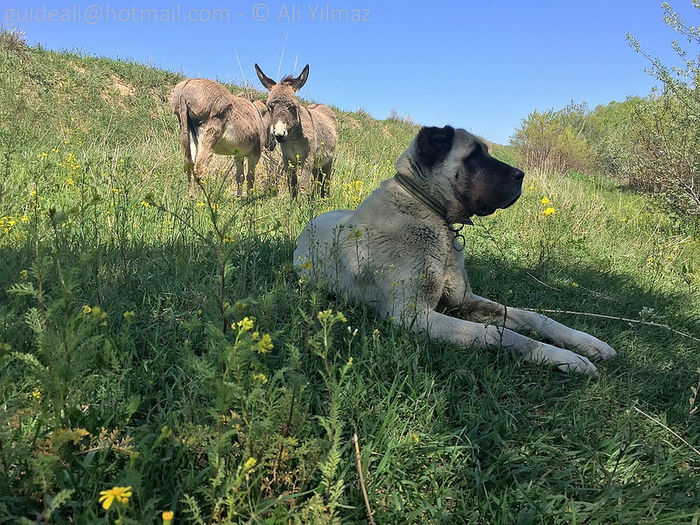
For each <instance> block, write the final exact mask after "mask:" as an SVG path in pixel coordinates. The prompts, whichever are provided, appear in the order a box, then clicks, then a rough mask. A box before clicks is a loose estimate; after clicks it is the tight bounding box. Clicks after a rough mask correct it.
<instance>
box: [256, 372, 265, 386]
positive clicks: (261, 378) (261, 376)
mask: <svg viewBox="0 0 700 525" xmlns="http://www.w3.org/2000/svg"><path fill="white" fill-rule="evenodd" d="M253 381H260V382H261V383H262V384H263V385H264V384H265V383H267V376H266V375H265V374H253Z"/></svg>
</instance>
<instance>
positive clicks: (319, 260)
mask: <svg viewBox="0 0 700 525" xmlns="http://www.w3.org/2000/svg"><path fill="white" fill-rule="evenodd" d="M396 172H397V174H396V176H394V177H393V178H391V179H388V180H385V181H384V182H382V183H381V185H380V186H379V188H378V189H376V190H375V191H374V192H373V193H372V194H371V195H370V196H369V197H367V199H366V200H365V201H364V202H362V204H360V206H359V207H358V208H357V209H356V210H354V211H352V210H337V211H332V212H328V213H324V214H323V215H320V216H318V217H316V218H315V219H313V220H311V221H310V222H309V223H308V224H307V225H306V227H305V228H304V231H303V232H302V233H301V235H300V237H299V240H298V243H297V248H296V251H295V252H294V262H295V264H296V265H297V267H298V269H299V272H300V274H302V275H306V276H308V277H310V278H311V279H313V280H314V281H316V282H319V283H321V284H323V285H324V286H326V287H327V288H328V289H329V290H331V291H332V292H334V293H335V294H336V295H338V296H341V297H346V298H347V299H349V300H351V301H356V302H364V303H366V304H368V305H369V306H370V307H372V308H373V309H374V310H375V311H376V312H377V313H379V314H380V315H382V316H387V317H389V318H390V319H391V320H392V321H393V322H395V323H400V324H402V325H403V326H405V327H407V328H410V329H412V330H414V331H416V332H421V333H425V334H428V336H429V337H430V338H432V339H437V340H441V341H445V342H447V343H451V344H455V345H460V346H466V347H469V346H476V347H487V346H490V347H500V346H503V347H506V348H509V349H512V350H513V351H515V352H516V353H517V354H519V355H521V356H522V357H523V358H525V359H527V360H529V361H533V362H541V363H549V364H551V365H553V366H555V367H557V368H559V369H560V370H563V371H576V372H582V373H585V374H591V375H595V374H596V373H597V370H596V367H595V366H594V365H593V364H592V363H591V361H590V360H589V359H588V358H591V359H608V358H611V357H614V356H615V350H613V349H612V348H611V347H610V346H609V345H607V344H606V343H604V342H602V341H600V340H599V339H596V338H595V337H593V336H591V335H589V334H586V333H584V332H580V331H578V330H574V329H573V328H569V327H567V326H564V325H562V324H560V323H558V322H556V321H554V320H552V319H550V318H548V317H545V316H543V315H540V314H537V313H534V312H529V311H524V310H519V309H516V308H510V307H508V308H506V307H504V306H503V305H500V304H498V303H496V302H493V301H490V300H488V299H484V298H483V297H479V296H477V295H474V294H473V293H472V291H471V288H470V286H469V281H468V279H467V273H466V271H465V269H464V256H463V254H462V252H461V248H462V247H461V246H460V245H459V244H457V243H456V242H455V240H456V239H455V236H456V234H455V233H454V231H453V230H452V229H451V225H452V224H453V223H470V222H471V221H470V217H472V216H473V215H488V214H491V213H493V212H494V211H495V210H496V209H497V208H507V207H508V206H510V205H511V204H513V203H514V202H515V201H516V200H517V199H518V197H519V196H520V192H521V185H522V180H523V172H522V171H520V170H518V169H516V168H513V167H511V166H509V165H508V164H505V163H503V162H500V161H499V160H497V159H494V158H493V157H491V155H489V153H488V150H487V148H486V146H485V145H484V143H483V142H482V141H481V140H479V139H478V138H477V137H475V136H474V135H471V134H470V133H467V132H466V131H464V130H462V129H457V130H454V129H453V128H451V127H449V126H446V127H444V128H422V129H421V130H420V132H419V133H418V136H417V137H416V138H415V139H414V140H413V142H412V143H411V145H410V146H409V148H408V149H407V150H406V151H405V152H404V153H403V154H402V155H401V156H400V157H399V159H398V160H397V161H396ZM514 330H525V331H533V330H534V331H535V332H537V333H538V334H539V335H540V336H541V337H542V338H543V339H545V340H547V341H549V342H551V343H553V344H546V343H542V342H539V341H536V340H534V339H531V338H529V337H525V336H523V335H520V334H518V333H516V332H515V331H514ZM554 345H556V346H554ZM580 354H582V355H580ZM584 356H585V357H584Z"/></svg>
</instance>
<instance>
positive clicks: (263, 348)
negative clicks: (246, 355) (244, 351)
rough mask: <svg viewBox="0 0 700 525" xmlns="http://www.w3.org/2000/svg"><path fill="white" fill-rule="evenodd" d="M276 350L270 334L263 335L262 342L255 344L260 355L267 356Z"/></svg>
mask: <svg viewBox="0 0 700 525" xmlns="http://www.w3.org/2000/svg"><path fill="white" fill-rule="evenodd" d="M273 348H274V345H273V344H272V338H271V337H270V334H263V335H262V337H261V338H260V341H258V342H257V343H255V351H256V352H257V353H259V354H266V353H268V352H269V351H270V350H272V349H273Z"/></svg>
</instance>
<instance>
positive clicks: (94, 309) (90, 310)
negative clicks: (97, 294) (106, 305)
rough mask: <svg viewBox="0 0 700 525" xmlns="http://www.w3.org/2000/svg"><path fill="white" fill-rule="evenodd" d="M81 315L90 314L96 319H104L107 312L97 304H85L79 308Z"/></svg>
mask: <svg viewBox="0 0 700 525" xmlns="http://www.w3.org/2000/svg"><path fill="white" fill-rule="evenodd" d="M81 312H82V313H83V315H92V316H93V317H94V318H96V319H100V320H102V321H104V320H105V319H107V312H105V311H103V310H102V308H100V307H99V306H90V305H88V304H86V305H85V306H83V309H82V310H81Z"/></svg>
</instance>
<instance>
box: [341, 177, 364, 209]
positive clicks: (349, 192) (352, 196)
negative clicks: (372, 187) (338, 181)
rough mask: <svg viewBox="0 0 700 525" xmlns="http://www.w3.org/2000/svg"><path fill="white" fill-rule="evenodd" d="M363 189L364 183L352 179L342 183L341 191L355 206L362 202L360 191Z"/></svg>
mask: <svg viewBox="0 0 700 525" xmlns="http://www.w3.org/2000/svg"><path fill="white" fill-rule="evenodd" d="M364 189H365V183H364V181H361V180H354V181H352V182H349V183H348V184H343V193H344V194H345V196H346V197H347V198H348V199H349V200H350V202H352V203H353V205H355V206H357V205H358V204H360V202H362V193H363V192H364Z"/></svg>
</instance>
